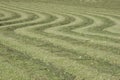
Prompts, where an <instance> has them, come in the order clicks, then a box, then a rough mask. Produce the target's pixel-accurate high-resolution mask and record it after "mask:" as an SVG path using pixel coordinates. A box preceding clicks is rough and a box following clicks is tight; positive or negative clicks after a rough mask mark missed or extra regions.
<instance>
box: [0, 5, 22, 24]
mask: <svg viewBox="0 0 120 80" xmlns="http://www.w3.org/2000/svg"><path fill="white" fill-rule="evenodd" d="M1 10H2V11H3V14H4V17H3V18H1V19H0V24H2V23H4V22H6V21H9V20H14V19H17V18H19V17H21V16H20V15H19V14H16V13H15V12H12V11H9V10H7V9H6V8H4V7H3V6H1Z"/></svg>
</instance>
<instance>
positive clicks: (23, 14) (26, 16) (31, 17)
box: [2, 10, 37, 26]
mask: <svg viewBox="0 0 120 80" xmlns="http://www.w3.org/2000/svg"><path fill="white" fill-rule="evenodd" d="M11 11H12V10H11ZM13 12H14V10H13ZM16 14H19V15H20V16H21V17H19V18H17V19H14V20H9V21H7V22H2V24H3V25H2V26H7V25H9V26H10V25H11V24H15V23H22V22H26V21H31V20H34V19H35V18H37V16H36V15H34V14H31V13H27V12H20V11H17V10H16Z"/></svg>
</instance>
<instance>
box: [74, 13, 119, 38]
mask: <svg viewBox="0 0 120 80" xmlns="http://www.w3.org/2000/svg"><path fill="white" fill-rule="evenodd" d="M103 18H104V19H103V21H104V22H106V23H105V24H103V25H98V26H95V27H94V26H91V28H88V29H85V30H81V29H80V30H75V31H76V32H79V33H85V34H91V35H97V36H102V37H108V38H113V39H119V36H117V35H116V34H115V35H114V34H112V33H110V34H109V33H106V32H105V31H104V29H105V28H108V27H114V26H118V25H119V23H118V21H117V20H115V19H113V18H111V17H109V16H107V15H104V16H103ZM105 18H106V19H105ZM94 20H95V19H94ZM116 21H117V22H116ZM116 24H117V25H116Z"/></svg>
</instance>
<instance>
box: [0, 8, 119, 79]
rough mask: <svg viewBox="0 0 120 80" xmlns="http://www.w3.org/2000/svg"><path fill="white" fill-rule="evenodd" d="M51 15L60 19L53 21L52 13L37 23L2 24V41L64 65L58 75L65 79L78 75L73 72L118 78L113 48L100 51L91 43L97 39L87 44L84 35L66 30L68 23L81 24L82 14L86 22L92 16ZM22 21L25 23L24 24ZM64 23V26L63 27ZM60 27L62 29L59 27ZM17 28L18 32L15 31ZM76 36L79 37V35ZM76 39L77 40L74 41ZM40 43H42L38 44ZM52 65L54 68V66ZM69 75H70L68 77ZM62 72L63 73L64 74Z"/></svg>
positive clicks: (82, 75)
mask: <svg viewBox="0 0 120 80" xmlns="http://www.w3.org/2000/svg"><path fill="white" fill-rule="evenodd" d="M11 9H12V8H11ZM11 9H10V10H11ZM16 10H17V9H16ZM16 10H14V11H16ZM21 11H22V10H21ZM21 11H20V12H21ZM26 11H27V10H26ZM37 13H38V12H37ZM49 14H50V13H49ZM50 15H51V16H52V17H56V18H57V19H55V20H54V18H53V21H52V18H51V17H50V18H49V19H45V22H42V23H41V22H38V23H35V22H36V21H34V20H33V23H31V22H28V24H27V25H26V22H25V23H23V22H22V23H19V24H17V23H16V24H15V25H14V26H9V29H8V28H7V27H6V28H3V29H5V30H4V31H3V32H1V33H2V34H1V39H0V41H1V43H2V44H3V45H6V46H8V47H10V48H12V49H15V50H17V51H20V52H22V53H25V54H29V55H31V56H32V58H37V59H40V60H42V61H43V62H45V63H52V64H53V65H54V66H56V67H58V68H60V69H61V68H63V69H64V70H63V71H62V70H60V71H59V72H60V74H59V72H58V74H57V75H56V76H58V78H60V79H62V78H63V80H64V79H65V80H70V79H71V80H73V79H74V78H75V77H74V76H73V75H75V76H76V80H80V79H89V80H103V79H117V78H119V72H120V71H119V56H118V55H113V54H112V52H111V54H110V52H108V51H106V49H105V50H103V51H101V49H96V50H95V51H94V48H93V46H92V45H95V46H94V47H96V46H100V45H98V44H95V43H91V44H88V42H89V41H87V40H85V39H82V40H81V39H80V38H81V36H75V35H74V36H73V32H70V31H69V30H67V29H66V30H65V31H64V30H63V29H64V27H69V28H70V29H71V30H72V29H74V28H75V27H73V26H76V24H77V27H76V28H78V24H79V22H80V23H81V20H80V19H79V17H80V18H81V19H83V23H82V24H83V26H87V25H89V24H92V22H93V20H91V19H90V20H89V19H88V18H85V17H83V16H77V15H75V14H74V16H72V15H71V14H70V15H69V14H68V13H66V14H64V15H63V14H55V13H52V14H50ZM76 19H77V20H76ZM31 21H32V20H31ZM38 21H39V19H38ZM51 21H52V22H51ZM89 21H90V22H89ZM86 23H87V25H86ZM21 24H25V25H24V26H23V25H21ZM31 24H33V25H31ZM4 26H5V25H4ZM56 26H57V27H56ZM61 26H62V27H63V29H61ZM79 26H80V25H79ZM54 27H56V29H52V30H53V31H54V33H51V31H50V30H49V29H50V28H54ZM59 28H60V29H61V30H60V31H59ZM16 29H17V30H16ZM46 29H48V31H50V32H49V33H48V31H45V30H46ZM14 30H15V33H14V32H13V31H14ZM36 30H37V32H36ZM1 31H2V29H1ZM68 32H70V33H68ZM16 33H17V34H16ZM70 34H71V35H70ZM68 35H69V36H68ZM17 36H19V37H17ZM77 37H79V39H78V38H77ZM33 40H34V42H33ZM76 40H77V43H76V42H75V41H76ZM43 42H44V43H43ZM86 42H87V43H86ZM38 43H43V44H40V45H39V44H38ZM55 47H57V48H55ZM101 47H103V46H101ZM54 49H55V50H54ZM112 49H113V48H112ZM56 50H57V51H56ZM60 51H62V52H60ZM117 51H118V49H117ZM96 53H97V54H96ZM105 53H106V54H105ZM108 54H110V55H108ZM79 58H80V59H79ZM106 59H107V60H106ZM32 61H33V60H32ZM22 62H23V61H22ZM103 66H104V68H103ZM35 69H36V68H35ZM52 69H55V68H54V67H52ZM64 71H66V72H65V73H66V74H63V75H62V74H61V73H64ZM67 72H68V73H67ZM86 72H87V73H86ZM70 74H72V75H70ZM67 75H68V77H66V76H67ZM59 76H62V78H61V77H59ZM70 76H72V77H70Z"/></svg>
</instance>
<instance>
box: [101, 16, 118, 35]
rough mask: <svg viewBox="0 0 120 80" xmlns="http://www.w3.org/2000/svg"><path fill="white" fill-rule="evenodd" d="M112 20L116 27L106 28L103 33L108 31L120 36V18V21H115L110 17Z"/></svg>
mask: <svg viewBox="0 0 120 80" xmlns="http://www.w3.org/2000/svg"><path fill="white" fill-rule="evenodd" d="M110 19H111V20H113V21H115V23H116V25H114V26H112V27H109V28H106V29H104V30H103V31H108V32H110V33H116V34H120V18H119V19H114V18H111V17H110ZM119 36H120V35H119Z"/></svg>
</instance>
